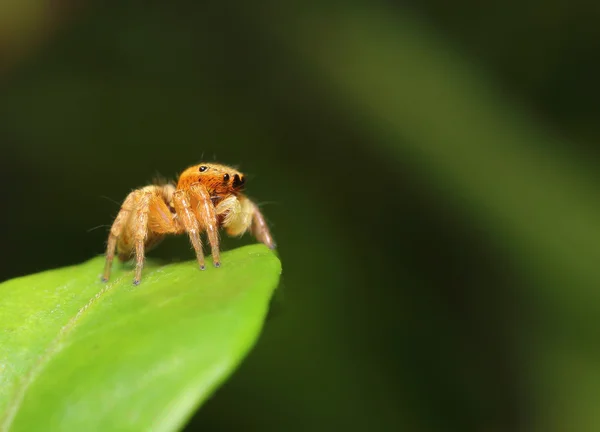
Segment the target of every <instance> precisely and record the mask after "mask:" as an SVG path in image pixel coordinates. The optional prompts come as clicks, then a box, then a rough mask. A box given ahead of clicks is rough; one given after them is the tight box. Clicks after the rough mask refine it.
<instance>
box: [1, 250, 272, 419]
mask: <svg viewBox="0 0 600 432" xmlns="http://www.w3.org/2000/svg"><path fill="white" fill-rule="evenodd" d="M103 264H104V259H103V257H97V258H94V259H91V260H89V261H87V262H85V263H83V264H81V265H78V266H73V267H65V268H61V269H57V270H51V271H46V272H43V273H39V274H34V275H30V276H26V277H22V278H17V279H13V280H10V281H7V282H4V283H2V284H0V430H2V431H35V430H43V431H52V430H61V431H82V430H86V431H93V430H97V431H111V430H119V431H129V430H131V431H140V430H153V431H171V430H176V429H178V428H180V427H181V426H182V425H183V424H184V423H185V421H186V420H187V419H188V417H189V416H190V414H191V413H192V412H193V411H194V410H195V409H196V408H197V407H198V406H199V405H200V404H201V402H202V401H204V400H205V399H206V398H207V397H208V396H209V395H210V394H211V392H213V391H214V390H215V388H216V387H217V386H218V385H219V384H220V383H222V382H223V381H224V380H225V379H226V378H227V377H228V376H229V375H230V374H231V373H232V372H233V370H234V368H235V367H236V366H237V365H238V364H239V363H240V361H241V360H242V359H243V357H244V356H245V355H246V354H247V353H248V352H249V350H250V349H251V347H252V345H253V344H254V343H255V341H256V339H257V338H258V335H259V333H260V331H261V328H262V325H263V321H264V319H265V316H266V314H267V310H268V307H269V301H270V299H271V296H272V294H273V291H274V290H275V288H276V286H277V283H278V280H279V276H280V274H281V264H280V262H279V260H278V259H277V257H276V256H275V255H274V254H273V253H272V252H271V251H270V250H269V249H267V248H266V247H265V246H263V245H252V246H246V247H242V248H239V249H236V250H232V251H229V252H225V253H223V257H222V267H221V268H218V269H216V268H213V267H212V266H210V265H208V266H207V269H206V270H205V271H200V270H199V269H198V268H197V264H196V262H195V261H189V262H183V263H175V264H168V265H161V264H160V263H158V262H155V261H152V260H148V262H147V264H146V266H145V268H144V273H143V277H142V283H141V284H140V285H139V286H137V287H136V286H134V285H133V284H132V279H133V271H132V267H131V265H127V264H126V265H121V264H120V263H115V265H114V268H113V274H112V276H111V280H110V281H109V282H108V283H102V282H101V281H100V274H101V272H102V268H103Z"/></svg>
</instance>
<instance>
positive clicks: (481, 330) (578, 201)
mask: <svg viewBox="0 0 600 432" xmlns="http://www.w3.org/2000/svg"><path fill="white" fill-rule="evenodd" d="M599 20H600V7H598V6H597V5H595V4H592V3H591V2H588V1H583V0H570V1H566V0H556V1H539V0H522V1H519V2H511V1H508V2H489V3H485V2H475V1H467V0H465V1H454V2H445V1H442V0H425V1H421V2H410V1H409V2H393V1H385V2H383V1H367V0H362V1H360V0H356V1H348V2H335V1H331V0H322V1H309V2H299V1H289V2H283V3H281V2H275V1H265V2H259V3H248V2H244V1H241V0H238V1H235V0H234V1H230V2H195V1H182V0H177V1H172V2H165V1H153V0H146V1H116V0H110V1H96V0H88V1H85V2H74V1H73V2H71V1H69V0H61V1H50V0H46V1H41V0H40V1H29V0H28V1H17V0H4V1H3V2H2V3H1V4H0V145H1V146H2V152H1V155H0V168H1V169H0V180H1V183H0V184H2V190H3V196H2V197H1V198H0V200H1V201H2V212H1V213H0V227H1V229H2V243H3V253H2V257H3V259H2V260H1V261H0V280H6V279H8V278H11V277H15V276H19V275H24V274H28V273H31V272H35V271H41V270H44V269H49V268H53V267H58V266H65V265H70V264H74V263H77V262H81V261H84V260H87V259H88V258H89V257H91V256H93V255H96V254H101V253H102V252H103V248H104V244H105V241H106V236H107V231H108V225H109V224H110V223H111V222H112V218H113V217H114V216H115V215H116V212H117V210H118V208H119V202H120V201H121V200H122V199H123V198H124V197H125V196H126V194H127V193H128V192H129V191H130V190H131V189H132V188H136V187H139V186H142V185H144V184H146V183H147V182H149V181H150V180H151V179H152V177H153V176H154V175H155V174H157V173H160V174H162V175H165V176H171V177H173V176H175V175H176V174H177V172H179V171H181V170H183V169H184V168H186V167H187V166H189V165H191V164H195V163H198V162H200V161H202V160H208V161H213V160H216V161H219V162H222V163H227V164H232V165H239V167H240V169H241V170H242V171H243V172H245V173H246V174H247V177H248V179H249V184H248V193H249V195H250V196H251V197H252V198H254V199H256V200H257V201H258V202H259V203H260V204H261V206H262V208H263V210H264V213H265V214H266V216H267V218H268V220H269V222H270V224H271V227H272V231H273V234H274V236H275V239H276V241H277V243H278V246H279V255H280V257H281V260H282V262H283V269H284V273H283V279H282V284H281V289H280V292H279V295H278V301H277V303H276V305H275V308H274V310H273V314H272V316H271V318H270V319H269V322H268V325H267V327H266V329H265V332H264V333H263V335H262V337H261V339H260V341H259V343H258V345H257V347H256V349H255V350H254V351H253V352H252V353H251V355H250V356H249V358H248V359H247V361H246V362H245V363H244V364H243V365H242V366H241V368H240V369H239V370H238V371H237V372H236V374H235V375H234V377H233V378H232V379H231V380H230V381H229V382H228V383H226V385H225V386H224V387H223V388H221V389H220V390H219V391H218V392H217V393H216V394H215V395H214V397H213V398H212V399H211V400H210V401H209V402H208V403H207V404H206V405H205V406H203V407H202V408H201V409H200V410H199V411H198V412H197V413H196V415H195V416H194V417H193V419H192V420H191V422H190V424H189V425H188V427H187V429H188V430H190V431H192V430H205V431H232V430H234V431H236V430H243V431H265V430H269V431H271V430H272V431H308V430H311V431H312V430H314V431H329V430H376V431H396V430H408V431H480V432H495V431H517V430H523V431H566V430H569V431H574V430H576V431H598V430H600V411H599V410H598V406H597V404H598V401H599V400H600V204H598V197H599V196H600V195H599V194H598V192H599V191H598V185H599V184H600V183H599V179H598V174H597V171H598V170H597V168H596V159H597V156H598V152H597V148H598V147H597V145H596V143H597V141H598V139H599V138H600V122H599V119H600V117H599V115H600V112H599V111H600V110H599V104H598V100H600V84H599V81H598V76H600V57H599V56H598V52H599V51H598V49H599V48H600V47H599V45H600V26H598V22H599ZM252 241H253V239H252V238H249V237H245V238H243V239H242V240H236V239H229V240H226V241H225V242H224V248H229V249H230V248H234V247H237V246H239V245H242V244H246V243H249V242H252ZM152 255H153V256H160V257H165V258H169V259H178V260H187V259H193V253H192V251H191V249H190V247H189V245H188V242H187V239H185V238H173V239H169V240H167V241H165V242H164V243H163V244H162V245H161V247H160V248H158V249H157V250H155V251H153V252H152ZM98 271H99V273H100V271H101V269H98Z"/></svg>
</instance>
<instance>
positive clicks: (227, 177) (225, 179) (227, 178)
mask: <svg viewBox="0 0 600 432" xmlns="http://www.w3.org/2000/svg"><path fill="white" fill-rule="evenodd" d="M223 181H225V182H228V181H229V174H225V175H224V176H223Z"/></svg>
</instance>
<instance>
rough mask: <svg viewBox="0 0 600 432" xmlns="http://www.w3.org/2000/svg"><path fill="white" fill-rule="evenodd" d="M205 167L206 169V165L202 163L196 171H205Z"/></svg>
mask: <svg viewBox="0 0 600 432" xmlns="http://www.w3.org/2000/svg"><path fill="white" fill-rule="evenodd" d="M207 169H208V167H207V166H204V165H202V166H201V167H200V168H199V169H198V171H200V172H204V171H206V170H207Z"/></svg>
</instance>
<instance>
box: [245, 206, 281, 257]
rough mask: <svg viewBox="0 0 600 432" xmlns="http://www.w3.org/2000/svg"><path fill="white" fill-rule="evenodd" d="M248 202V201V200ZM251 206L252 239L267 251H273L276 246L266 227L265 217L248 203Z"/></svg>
mask: <svg viewBox="0 0 600 432" xmlns="http://www.w3.org/2000/svg"><path fill="white" fill-rule="evenodd" d="M249 201H250V200H249ZM250 203H251V205H252V228H251V229H250V230H251V232H252V234H253V235H254V237H256V239H257V240H258V241H260V242H263V243H264V244H266V245H267V246H268V247H269V249H275V247H276V246H277V245H276V244H275V241H274V240H273V236H272V235H271V232H270V231H269V227H268V226H267V221H266V220H265V217H264V216H263V214H262V213H261V212H260V210H259V209H258V206H257V205H256V204H255V203H253V202H250Z"/></svg>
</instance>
